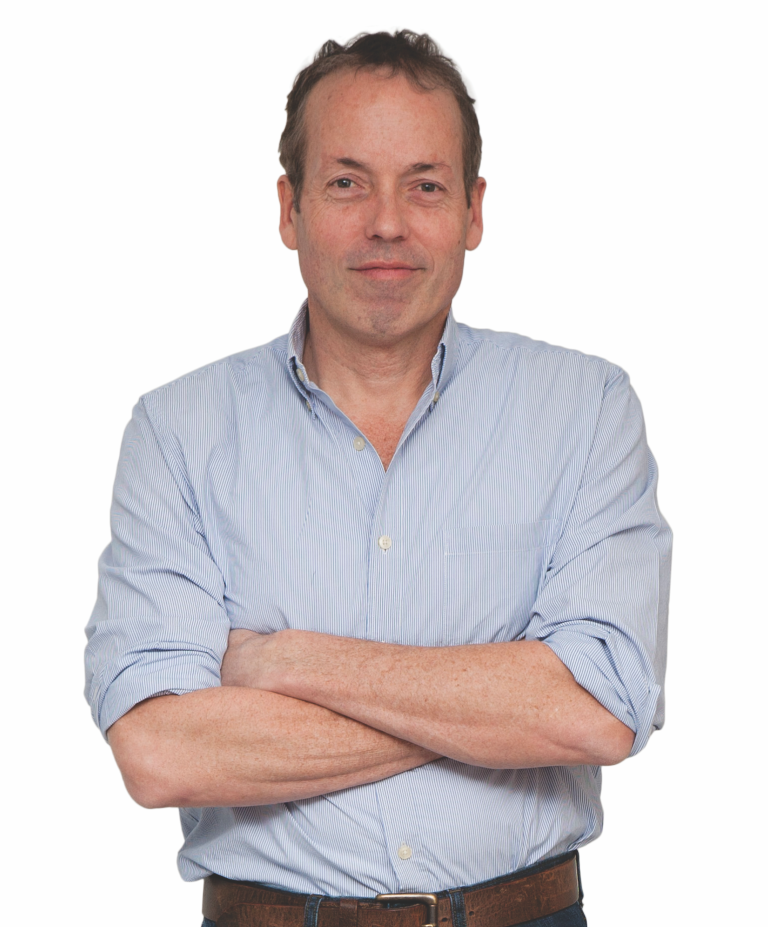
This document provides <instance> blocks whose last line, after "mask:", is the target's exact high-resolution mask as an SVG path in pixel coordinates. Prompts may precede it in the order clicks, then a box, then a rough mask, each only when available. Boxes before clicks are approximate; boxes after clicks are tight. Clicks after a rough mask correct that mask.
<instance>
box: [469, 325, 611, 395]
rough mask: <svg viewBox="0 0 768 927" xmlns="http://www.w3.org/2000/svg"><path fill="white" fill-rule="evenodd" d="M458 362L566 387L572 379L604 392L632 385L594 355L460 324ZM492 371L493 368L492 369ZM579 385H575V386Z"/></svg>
mask: <svg viewBox="0 0 768 927" xmlns="http://www.w3.org/2000/svg"><path fill="white" fill-rule="evenodd" d="M456 329H457V346H458V363H459V366H460V367H464V366H466V365H477V366H479V367H483V366H485V365H495V369H496V370H497V371H498V372H499V373H501V372H502V371H503V372H504V373H505V374H507V375H510V374H512V373H514V374H515V375H516V376H520V377H523V378H534V379H539V380H542V379H543V380H545V381H549V382H550V385H553V382H552V381H553V378H554V380H555V381H558V382H562V383H563V385H565V384H566V383H567V381H568V380H571V381H581V382H583V383H584V384H586V383H591V384H593V385H594V386H596V387H597V386H600V387H601V388H603V389H608V388H611V387H612V386H613V385H614V384H616V383H618V382H620V381H626V382H627V384H628V382H629V377H628V376H627V374H626V372H625V371H624V370H623V369H622V368H621V367H619V366H617V365H616V364H614V363H612V362H611V361H609V360H606V359H605V358H603V357H598V356H597V355H594V354H585V353H584V352H583V351H578V350H576V349H574V348H567V347H563V346H561V345H555V344H548V343H547V342H546V341H537V340H535V339H534V338H529V337H526V336H525V335H519V334H517V333H515V332H498V331H493V330H492V329H488V328H472V327H471V326H469V325H465V324H464V323H461V322H459V323H457V325H456ZM489 369H491V368H490V367H489ZM574 385H575V384H574Z"/></svg>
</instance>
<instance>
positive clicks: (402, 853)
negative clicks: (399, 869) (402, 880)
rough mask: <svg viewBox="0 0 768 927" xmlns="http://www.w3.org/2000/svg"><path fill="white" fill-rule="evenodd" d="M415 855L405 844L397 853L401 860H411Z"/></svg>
mask: <svg viewBox="0 0 768 927" xmlns="http://www.w3.org/2000/svg"><path fill="white" fill-rule="evenodd" d="M412 854H413V850H412V849H411V848H410V847H409V846H408V844H407V843H403V844H401V846H400V849H399V850H398V851H397V855H398V856H399V857H400V859H410V858H411V855H412Z"/></svg>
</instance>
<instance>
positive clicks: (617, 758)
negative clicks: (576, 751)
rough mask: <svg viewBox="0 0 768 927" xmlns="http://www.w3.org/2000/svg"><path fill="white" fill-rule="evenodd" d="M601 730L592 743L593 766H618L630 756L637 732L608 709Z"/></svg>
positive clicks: (591, 761)
mask: <svg viewBox="0 0 768 927" xmlns="http://www.w3.org/2000/svg"><path fill="white" fill-rule="evenodd" d="M606 714H607V715H608V717H607V718H606V719H604V722H603V724H602V725H601V726H600V730H599V731H598V732H596V736H595V739H594V742H593V743H592V744H591V745H590V747H591V749H590V751H589V752H590V753H591V755H592V758H591V760H590V761H589V765H591V766H616V765H617V764H618V763H621V762H622V761H623V760H626V758H627V757H628V756H629V754H630V753H631V752H632V747H633V746H634V744H635V733H634V731H633V730H632V729H631V728H629V727H627V725H626V724H624V723H623V722H621V721H619V719H618V718H615V717H614V716H613V715H611V714H609V713H608V712H607V711H606Z"/></svg>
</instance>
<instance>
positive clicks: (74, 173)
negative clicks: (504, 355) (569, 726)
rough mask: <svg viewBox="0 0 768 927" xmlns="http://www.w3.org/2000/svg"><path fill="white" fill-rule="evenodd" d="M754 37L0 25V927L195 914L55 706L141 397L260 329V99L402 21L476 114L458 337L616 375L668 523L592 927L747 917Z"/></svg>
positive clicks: (79, 725) (733, 17) (372, 23)
mask: <svg viewBox="0 0 768 927" xmlns="http://www.w3.org/2000/svg"><path fill="white" fill-rule="evenodd" d="M766 18H767V17H766V5H765V4H764V3H745V2H738V0H729V2H720V3H712V2H706V0H698V2H675V0H666V2H656V0H646V2H643V3H640V2H636V3H629V2H618V0H614V2H605V3H598V2H581V3H580V2H560V3H558V2H528V0H525V2H507V3H504V4H498V5H497V4H496V3H490V2H487V0H472V2H467V3H464V4H458V3H455V4H453V5H451V4H447V3H445V2H419V0H410V2H407V3H405V2H402V0H390V2H389V3H387V4H361V3H359V2H358V3H347V2H332V3H327V4H323V3H322V2H313V3H309V2H306V0H296V2H293V3H289V4H284V5H279V4H257V3H250V2H225V0H220V2H217V3H213V2H209V3H201V2H191V0H187V2H184V3H181V2H171V0H152V2H145V0H133V2H131V3H128V2H122V3H121V2H108V0H100V2H91V3H87V2H81V0H69V2H66V3H61V2H56V3H54V2H50V3H42V2H35V0H16V2H13V0H9V2H6V3H5V4H4V5H3V7H2V13H1V14H0V93H1V94H2V103H1V106H2V111H1V112H0V131H2V135H3V141H2V146H0V159H1V160H2V165H1V170H0V184H1V185H2V186H1V190H0V197H1V199H0V223H1V224H2V230H1V235H2V240H1V241H0V247H1V250H0V259H1V260H2V293H1V294H0V298H1V299H2V309H3V325H2V333H3V351H2V376H3V393H2V395H3V397H4V401H3V410H2V424H3V427H2V432H3V436H4V449H3V454H2V465H3V478H2V500H3V501H2V526H3V532H2V543H3V548H4V550H3V557H2V564H3V567H4V568H7V573H6V576H5V578H4V581H3V586H2V588H3V603H4V611H3V628H4V637H3V643H4V660H3V669H2V676H3V683H4V684H5V685H6V686H7V687H6V688H5V690H4V695H3V698H2V706H3V711H4V713H5V715H6V719H5V720H4V722H3V726H2V732H3V733H2V737H3V749H4V757H5V758H4V761H3V764H2V769H3V777H4V781H5V784H4V786H3V791H2V796H3V804H4V807H3V815H2V844H1V845H2V849H3V854H4V856H5V859H4V862H3V864H2V871H3V880H4V882H5V883H6V886H7V888H6V891H5V892H4V896H3V912H2V914H3V920H4V921H5V922H7V923H16V922H19V923H22V922H23V923H27V922H28V921H29V918H30V917H32V918H33V920H34V921H35V922H36V923H50V922H53V921H56V922H66V921H69V920H71V921H72V922H73V923H77V924H78V925H79V927H91V925H94V927H95V925H110V927H120V925H136V927H138V925H140V924H141V925H155V924H157V925H160V924H162V925H165V927H176V925H178V927H192V925H197V924H199V923H200V915H199V913H198V912H199V910H200V886H199V885H185V884H184V883H182V882H181V880H180V879H179V878H178V875H177V874H176V870H175V851H176V850H177V848H178V846H179V844H180V829H179V825H178V821H177V816H176V813H175V811H173V810H165V811H154V812H150V811H145V810H143V809H141V808H139V807H137V806H136V805H134V804H133V803H132V802H131V800H130V799H129V798H128V796H127V794H126V793H125V792H124V790H123V788H122V784H121V781H120V777H119V774H118V772H117V770H116V767H115V766H114V763H113V761H112V759H111V754H110V752H109V749H108V747H107V746H106V744H105V743H104V742H103V740H102V739H101V737H100V735H99V734H98V732H97V731H96V729H95V728H94V727H93V725H92V723H91V720H90V717H89V712H88V709H87V707H86V704H85V702H84V701H83V698H82V684H83V683H82V668H81V667H82V648H83V646H84V636H83V631H82V628H83V626H84V624H85V622H86V620H87V618H88V615H89V612H90V609H91V607H92V605H93V601H94V597H95V591H96V560H97V557H98V555H99V553H100V551H101V550H102V548H103V547H104V545H105V544H106V543H107V541H108V537H109V535H108V508H109V500H110V492H111V483H112V479H113V475H114V468H115V464H116V460H117V454H118V448H119V442H120V437H121V434H122V430H123V427H124V425H125V423H126V421H127V419H128V417H129V415H130V410H131V407H132V405H133V403H134V402H135V400H136V399H137V397H138V396H139V395H140V394H141V393H142V392H145V391H146V390H149V389H151V388H153V387H155V386H157V385H159V384H161V383H164V382H166V381H168V380H170V379H173V378H174V377H176V376H178V375H180V374H182V373H184V372H186V371H188V370H191V369H193V368H195V367H197V366H200V365H202V364H204V363H206V362H208V361H211V360H214V359H216V358H218V357H221V356H223V355H226V354H229V353H231V352H234V351H237V350H241V349H245V348H247V347H250V346H253V345H256V344H259V343H262V342H264V341H266V340H268V339H271V338H272V337H274V336H276V335H277V334H279V333H281V332H283V331H285V330H286V329H287V328H288V325H289V323H290V321H291V319H292V317H293V315H294V313H295V311H296V309H297V308H298V305H299V303H300V302H301V299H302V298H303V290H302V284H301V279H300V277H299V274H298V268H297V263H296V257H295V254H293V253H292V252H288V251H286V250H285V249H284V248H283V247H282V245H281V243H280V241H279V238H278V235H277V199H276V195H275V179H276V177H277V175H278V174H279V172H280V168H279V165H278V160H277V154H276V149H277V142H278V137H279V134H280V131H281V128H282V124H283V116H284V113H283V106H284V103H285V94H286V93H287V91H288V89H289V88H290V85H291V82H292V80H293V77H294V75H295V73H296V71H297V70H298V69H299V68H301V67H302V66H304V65H305V64H307V63H308V61H309V60H310V57H311V55H312V54H313V53H314V51H315V50H316V49H317V48H318V47H319V46H320V44H321V43H322V42H323V41H324V40H325V39H327V38H330V37H333V38H336V39H338V40H340V41H344V40H346V39H347V38H349V37H350V36H352V35H353V34H355V33H356V32H359V31H361V30H364V29H365V30H368V31H375V30H377V29H381V28H386V29H393V28H398V27H400V28H402V27H407V28H411V29H414V30H417V31H429V32H430V33H431V34H432V35H433V36H434V37H435V38H436V39H437V40H438V41H439V42H440V43H441V44H442V46H443V47H444V49H445V50H446V52H447V53H448V54H449V55H451V56H453V57H454V58H455V59H456V61H457V62H458V63H459V64H460V66H461V67H462V69H463V71H464V73H465V75H466V76H467V78H468V83H469V86H470V90H471V92H472V93H473V94H474V95H475V96H476V97H477V100H478V103H477V108H478V113H479V117H480V123H481V128H482V132H483V138H484V143H485V157H484V159H483V170H482V173H483V174H484V175H485V177H486V178H487V179H488V194H487V197H486V204H487V207H486V223H487V224H486V237H485V240H484V242H483V244H482V245H481V247H480V249H479V250H478V251H477V252H475V253H474V254H471V255H470V256H469V258H468V262H467V271H466V276H465V281H464V284H463V286H462V289H461V291H460V293H459V295H458V297H457V299H456V301H455V310H456V315H457V317H458V318H459V319H460V320H462V321H465V322H467V323H470V324H472V325H477V326H487V327H492V328H496V329H507V330H509V329H511V330H514V331H519V332H523V333H525V334H528V335H531V336H534V337H537V338H542V339H545V340H548V341H551V342H554V343H557V344H563V345H567V346H569V347H576V348H579V349H581V350H583V351H586V352H589V353H594V354H599V355H602V356H605V357H608V358H609V359H611V360H612V361H615V362H617V363H619V364H621V365H622V366H624V367H626V368H627V369H628V370H629V372H630V373H631V375H632V379H633V382H634V384H635V387H636V388H637V390H638V393H639V394H640V397H641V399H642V401H643V404H644V408H645V412H646V418H647V422H648V433H649V439H650V443H651V446H652V448H653V450H654V452H655V454H656V456H657V459H658V461H659V464H660V469H661V483H660V491H659V494H660V504H661V508H662V511H663V512H664V513H665V515H666V516H667V518H668V519H669V521H670V522H671V524H672V526H673V528H674V529H675V534H676V548H675V557H674V570H673V584H672V609H671V634H670V646H669V671H668V723H667V725H666V728H665V729H664V731H663V732H662V733H660V734H657V735H655V736H654V737H653V738H652V740H651V743H650V745H649V747H648V748H647V750H646V751H645V752H644V753H643V754H642V755H640V756H639V757H637V758H636V759H633V760H631V761H629V762H628V763H625V764H623V765H621V766H619V767H616V768H611V769H609V770H607V771H606V775H605V790H604V798H605V805H606V826H605V832H604V835H603V836H602V837H601V838H600V840H598V841H597V843H595V844H594V845H592V846H590V847H588V848H586V849H585V851H584V852H583V855H582V865H583V873H584V877H585V883H586V903H587V913H588V916H589V921H590V927H616V925H621V927H632V925H641V924H643V925H647V924H653V925H657V927H665V925H673V924H680V923H685V924H697V925H700V924H706V925H709V924H712V925H719V924H726V923H735V922H737V921H741V920H742V919H745V920H746V919H750V922H752V923H757V922H758V920H759V917H760V915H759V914H758V913H757V903H756V901H755V900H754V899H753V895H755V894H756V893H757V887H758V884H759V881H760V880H759V878H758V875H757V872H758V870H757V856H758V855H759V854H760V853H761V851H762V847H763V844H764V839H763V832H764V830H765V821H764V820H761V818H764V810H763V809H764V799H763V794H764V789H765V777H764V768H763V764H762V761H761V759H760V757H761V756H762V744H763V740H764V731H765V726H764V711H763V710H761V709H762V707H763V691H764V689H763V685H762V681H763V679H764V678H765V672H764V659H765V644H766V640H765V630H764V628H765V622H766V609H765V589H764V584H765V580H764V577H763V574H762V570H763V569H764V564H763V561H764V559H765V548H764V546H763V538H764V533H765V528H764V525H765V519H766V511H765V493H764V486H765V477H764V470H765V457H764V453H763V447H764V443H763V432H764V430H765V413H764V401H765V391H764V389H763V383H764V369H765V347H764V345H763V343H762V342H763V339H764V337H765V314H766V309H767V308H768V294H767V292H766V246H767V245H768V241H767V235H766V229H767V227H768V225H767V224H768V218H767V217H768V195H767V194H768V189H767V185H766V174H767V171H766V166H768V144H767V140H766V111H767V109H766V107H767V102H768V101H767V100H766V87H767V86H768V72H767V69H766V58H767V57H768V55H767V54H766V48H767V47H768V29H767V28H766ZM9 670H10V673H9ZM75 912H77V915H76V916H75ZM763 914H764V912H763Z"/></svg>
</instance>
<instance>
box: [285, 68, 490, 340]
mask: <svg viewBox="0 0 768 927" xmlns="http://www.w3.org/2000/svg"><path fill="white" fill-rule="evenodd" d="M305 119H306V121H305V131H306V138H307V151H306V163H305V171H304V187H303V190H302V195H301V204H300V205H301V211H300V212H297V211H296V209H295V205H294V202H293V194H292V190H291V187H290V185H289V184H288V181H287V178H285V177H282V178H280V181H278V191H279V193H280V200H281V223H280V232H281V235H282V237H283V241H284V242H285V244H286V245H287V246H288V247H289V248H297V249H298V252H299V264H300V266H301V273H302V276H303V278H304V282H305V283H306V285H307V290H308V293H309V305H310V312H311V313H314V314H315V315H316V314H317V313H321V314H322V315H323V316H324V317H325V320H327V322H328V323H329V324H331V325H332V326H333V327H334V328H335V329H336V330H337V331H339V332H340V333H344V334H346V335H348V336H350V335H351V336H352V337H354V338H356V339H357V340H363V341H365V342H367V343H372V344H386V343H393V342H395V341H397V340H398V339H399V338H402V337H403V336H407V335H408V334H411V333H416V332H417V331H419V330H420V329H422V328H423V327H424V326H426V325H429V324H430V323H433V324H434V323H435V322H439V320H440V319H442V318H443V317H444V316H445V314H446V313H447V311H448V309H449V308H450V305H451V300H452V299H453V296H454V294H455V293H456V290H457V289H458V288H459V283H460V282H461V276H462V271H463V268H464V253H465V251H466V250H472V249H474V248H476V247H477V246H478V244H479V243H480V238H481V236H482V214H481V204H482V197H483V192H484V189H485V182H484V181H483V180H480V181H478V184H477V186H476V189H475V191H474V193H473V196H472V205H471V207H467V199H466V193H465V190H464V181H463V155H462V138H463V135H462V125H461V118H460V114H459V108H458V105H457V103H456V101H455V100H454V98H453V95H452V94H451V93H449V92H448V91H445V90H435V91H431V92H427V93H425V92H420V91H419V90H417V89H414V87H413V86H412V85H411V84H410V83H409V82H408V81H407V79H406V78H405V77H404V76H402V75H397V76H396V77H389V76H388V75H387V74H386V72H384V73H382V72H371V71H358V72H355V71H342V72H341V73H337V74H334V75H331V76H330V77H326V78H324V79H323V80H321V81H320V82H319V83H318V84H317V85H316V86H315V87H314V88H313V90H312V92H311V94H310V97H309V99H308V100H307V108H306V112H305Z"/></svg>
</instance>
